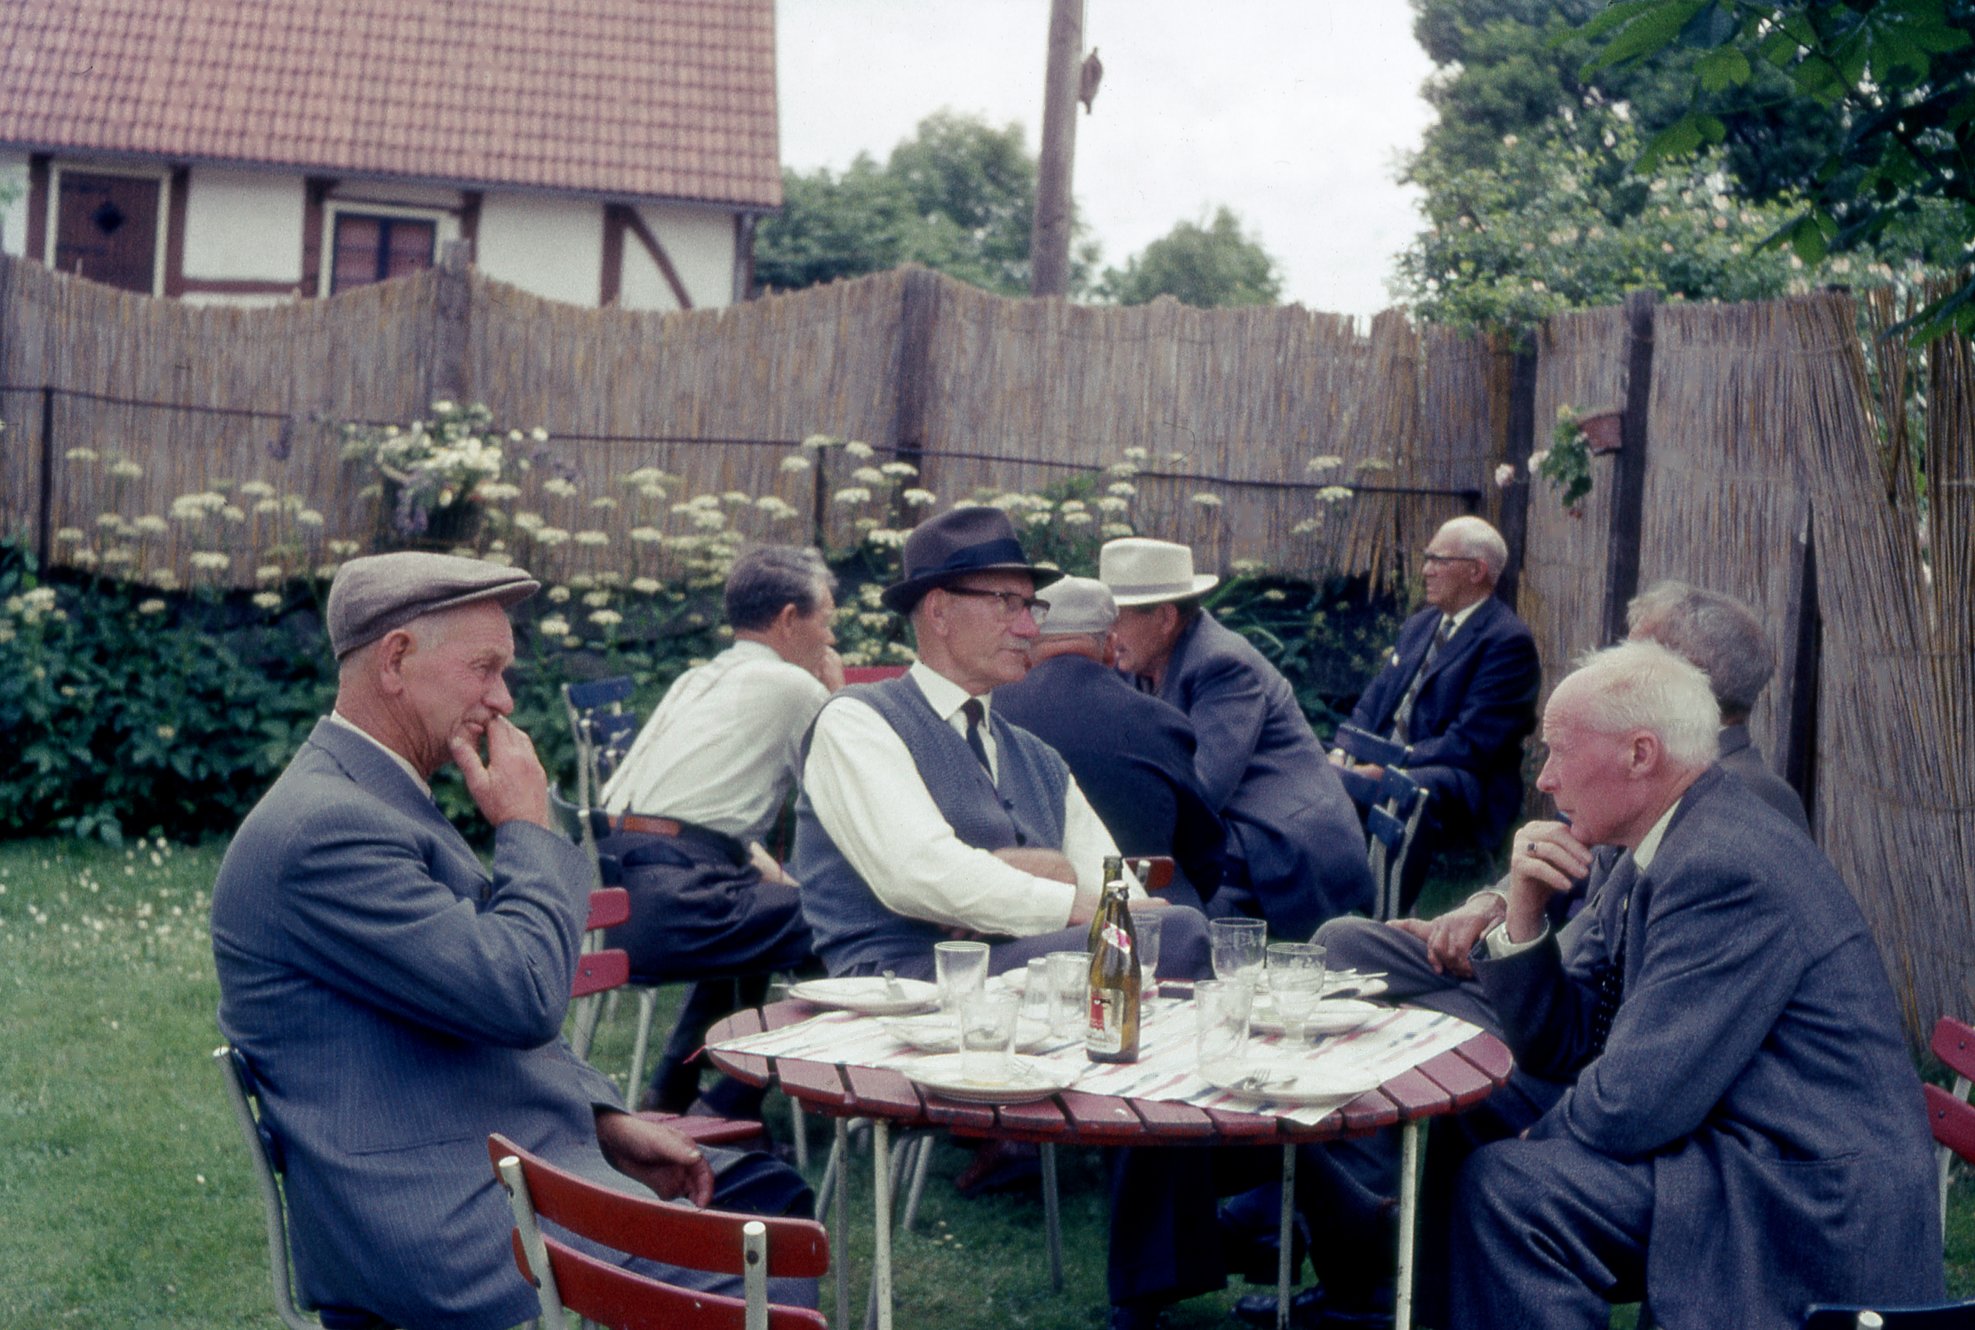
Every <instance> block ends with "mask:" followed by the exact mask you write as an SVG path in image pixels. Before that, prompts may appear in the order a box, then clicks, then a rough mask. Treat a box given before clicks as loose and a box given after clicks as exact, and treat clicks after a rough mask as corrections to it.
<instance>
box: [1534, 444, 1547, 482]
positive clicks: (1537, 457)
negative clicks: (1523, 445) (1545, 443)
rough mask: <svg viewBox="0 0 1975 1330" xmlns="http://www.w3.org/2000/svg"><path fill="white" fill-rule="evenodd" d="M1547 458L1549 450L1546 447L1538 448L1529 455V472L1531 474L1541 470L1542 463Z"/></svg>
mask: <svg viewBox="0 0 1975 1330" xmlns="http://www.w3.org/2000/svg"><path fill="white" fill-rule="evenodd" d="M1549 460H1550V450H1549V449H1548V448H1538V449H1537V450H1536V451H1535V452H1533V453H1531V454H1530V455H1529V474H1530V475H1532V476H1533V475H1535V474H1536V473H1537V472H1538V471H1541V470H1542V469H1543V463H1545V462H1547V461H1549Z"/></svg>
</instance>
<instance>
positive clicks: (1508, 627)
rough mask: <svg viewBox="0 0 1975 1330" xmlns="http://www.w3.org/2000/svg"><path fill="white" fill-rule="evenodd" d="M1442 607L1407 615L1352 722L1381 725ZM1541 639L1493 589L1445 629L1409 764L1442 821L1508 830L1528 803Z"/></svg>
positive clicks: (1489, 834) (1416, 712)
mask: <svg viewBox="0 0 1975 1330" xmlns="http://www.w3.org/2000/svg"><path fill="white" fill-rule="evenodd" d="M1440 619H1441V614H1440V611H1439V610H1437V609H1433V608H1431V607H1429V608H1427V609H1424V610H1421V611H1420V612H1419V613H1417V614H1415V615H1413V616H1412V617H1411V618H1410V619H1408V620H1406V623H1405V626H1404V627H1403V628H1401V629H1400V630H1399V644H1398V646H1397V647H1395V648H1394V649H1393V652H1392V654H1391V655H1390V656H1389V657H1387V658H1386V665H1385V668H1384V669H1383V670H1381V671H1380V672H1379V674H1378V677H1377V678H1375V679H1373V680H1372V682H1371V686H1370V687H1368V688H1366V689H1365V692H1364V696H1362V697H1360V698H1359V699H1358V705H1357V706H1356V707H1355V708H1354V709H1353V710H1352V712H1351V723H1352V724H1353V725H1356V726H1357V727H1359V728H1360V729H1364V730H1370V731H1371V732H1372V733H1374V734H1379V735H1384V734H1386V733H1387V732H1389V731H1390V730H1391V728H1392V713H1393V712H1395V711H1396V710H1398V708H1399V701H1400V699H1401V698H1403V697H1404V696H1405V695H1406V687H1407V685H1408V684H1409V683H1410V682H1411V681H1412V678H1413V675H1414V674H1415V673H1416V672H1417V671H1418V670H1419V667H1420V662H1421V661H1422V660H1424V659H1425V658H1426V652H1427V648H1428V647H1429V646H1431V645H1432V643H1433V635H1434V633H1435V632H1437V631H1438V630H1439V627H1440ZM1542 682H1543V671H1542V666H1541V665H1540V664H1539V662H1538V661H1537V657H1536V640H1535V639H1534V638H1533V637H1531V636H1530V633H1529V629H1528V628H1527V627H1526V626H1525V625H1524V624H1523V621H1522V620H1521V619H1519V618H1517V617H1516V612H1515V611H1514V610H1512V609H1510V608H1509V607H1508V605H1507V604H1506V603H1504V602H1503V601H1500V600H1497V599H1495V598H1494V597H1492V596H1491V597H1489V598H1488V599H1487V600H1484V601H1483V602H1481V604H1480V605H1478V606H1476V607H1475V611H1474V613H1473V614H1471V615H1469V616H1468V620H1467V622H1466V623H1463V624H1462V625H1461V627H1460V630H1459V631H1458V632H1456V633H1455V634H1454V635H1453V636H1452V637H1450V638H1448V639H1447V645H1446V646H1445V647H1443V648H1442V649H1441V651H1440V654H1439V655H1438V656H1435V657H1434V659H1433V665H1432V667H1431V668H1430V669H1429V670H1428V671H1427V676H1426V680H1425V682H1424V683H1422V684H1421V685H1420V691H1419V696H1418V697H1417V698H1416V699H1414V702H1413V714H1412V719H1411V721H1410V722H1409V724H1408V725H1407V729H1408V731H1409V733H1410V734H1411V736H1412V740H1411V743H1410V745H1409V747H1410V749H1411V757H1410V759H1409V760H1408V761H1407V763H1406V770H1407V771H1408V773H1409V774H1411V775H1412V777H1413V778H1414V779H1415V780H1417V781H1419V782H1420V783H1421V784H1422V785H1425V786H1426V787H1427V788H1428V789H1429V790H1431V791H1433V802H1432V806H1433V812H1434V815H1435V817H1437V818H1438V819H1439V821H1440V824H1441V826H1442V828H1443V829H1444V830H1445V831H1448V832H1451V833H1453V834H1456V835H1467V836H1471V837H1472V838H1473V839H1474V840H1475V841H1477V842H1478V843H1479V844H1481V845H1484V846H1487V845H1492V844H1494V842H1496V841H1497V840H1499V839H1501V836H1502V833H1503V832H1505V831H1507V830H1508V828H1509V825H1510V823H1512V822H1513V821H1514V820H1515V818H1516V815H1517V813H1519V812H1520V811H1521V808H1522V741H1523V740H1524V739H1525V738H1527V737H1528V735H1529V732H1530V731H1531V730H1533V729H1535V728H1536V695H1537V692H1538V691H1539V689H1540V688H1541V687H1542Z"/></svg>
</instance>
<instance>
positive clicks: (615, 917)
mask: <svg viewBox="0 0 1975 1330" xmlns="http://www.w3.org/2000/svg"><path fill="white" fill-rule="evenodd" d="M630 917H631V893H630V892H628V891H626V890H625V889H624V888H622V887H598V888H597V889H596V890H595V891H593V892H591V893H590V919H589V922H588V923H586V924H584V925H583V929H584V931H585V932H588V931H589V930H591V929H593V928H615V927H617V926H618V925H619V924H621V923H623V922H624V921H625V920H627V919H629V918H630Z"/></svg>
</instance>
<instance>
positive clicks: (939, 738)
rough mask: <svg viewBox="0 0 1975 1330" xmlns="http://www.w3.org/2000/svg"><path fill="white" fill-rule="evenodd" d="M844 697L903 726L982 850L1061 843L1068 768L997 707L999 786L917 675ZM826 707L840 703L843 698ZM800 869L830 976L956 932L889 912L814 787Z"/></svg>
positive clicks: (938, 797) (923, 767)
mask: <svg viewBox="0 0 1975 1330" xmlns="http://www.w3.org/2000/svg"><path fill="white" fill-rule="evenodd" d="M837 696H838V697H854V698H856V699H858V700H859V701H861V702H863V703H864V704H866V705H867V706H869V707H871V708H872V709H873V710H874V711H876V712H877V713H878V714H879V715H880V716H882V717H884V718H885V721H886V723H887V724H889V725H890V726H891V727H892V728H893V729H894V730H896V731H898V736H899V738H900V739H902V740H904V741H905V748H906V751H907V752H909V753H910V754H911V755H912V761H913V763H914V764H915V765H916V766H917V767H918V768H919V775H920V777H921V778H922V779H923V780H924V781H925V782H926V789H927V790H928V791H929V792H930V793H931V794H932V796H933V802H934V803H935V804H936V805H937V806H938V807H939V810H940V812H941V814H942V815H943V816H944V817H945V818H946V820H947V823H948V825H950V826H951V827H952V828H953V832H954V834H955V835H956V836H958V837H959V838H960V839H961V840H962V841H963V842H965V843H966V844H968V845H971V846H974V847H975V848H977V849H982V850H1002V849H1007V848H1009V847H1011V846H1018V845H1030V846H1039V847H1042V848H1045V849H1052V850H1060V849H1062V848H1063V796H1064V792H1065V791H1066V790H1067V789H1068V787H1069V780H1070V775H1069V768H1068V767H1067V766H1065V765H1064V763H1063V759H1062V758H1060V757H1058V756H1057V755H1056V750H1055V749H1053V748H1051V747H1050V746H1049V745H1048V744H1046V743H1044V742H1043V741H1042V740H1040V739H1038V738H1036V737H1035V736H1034V735H1033V734H1030V733H1029V732H1028V731H1027V730H1024V729H1021V728H1018V727H1017V726H1014V725H1010V724H1008V723H1007V722H1006V721H1004V720H1002V719H1001V717H1000V716H998V715H996V714H995V713H994V711H993V710H992V709H990V710H989V712H988V727H989V732H990V733H991V734H992V735H993V737H994V743H995V753H996V759H997V765H998V766H999V768H1000V772H1001V776H1000V781H999V787H998V788H997V786H996V783H995V782H993V781H991V780H990V779H989V778H988V773H987V769H986V768H985V767H983V766H982V765H981V763H980V760H979V759H978V758H976V757H975V756H974V753H973V750H972V749H970V748H969V747H968V746H967V741H966V740H965V739H963V738H961V737H960V735H958V734H956V733H955V732H954V730H953V727H952V726H950V725H948V724H947V723H946V722H945V721H943V720H941V719H940V718H939V716H938V715H936V714H935V713H934V711H933V708H932V704H931V703H929V702H927V701H926V695H925V694H924V693H922V692H920V691H919V685H917V684H916V683H913V682H912V680H911V678H910V677H908V676H903V675H902V676H900V677H898V678H896V679H887V680H885V681H883V682H882V683H874V684H858V685H855V686H853V687H850V688H846V689H844V690H843V691H842V692H841V693H839V694H838V695H837ZM825 705H826V706H834V705H836V698H832V699H831V701H830V702H829V703H826V704H825ZM795 875H796V877H797V878H798V879H799V880H800V881H801V883H802V913H803V917H804V918H805V919H806V920H807V921H808V923H809V929H810V932H811V933H812V934H813V935H814V937H815V942H816V954H817V955H818V956H820V957H822V959H823V963H824V965H826V966H827V967H828V968H829V971H830V973H831V974H875V973H877V972H879V971H880V970H883V969H885V968H886V967H888V966H897V965H899V964H901V963H907V964H909V963H913V962H921V963H924V962H926V961H927V960H928V958H929V957H930V956H931V955H932V948H933V944H934V943H935V942H941V941H944V940H945V939H946V938H947V936H948V931H947V928H946V926H945V925H944V924H938V923H934V922H931V921H929V920H924V919H908V918H905V917H904V916H902V915H898V914H894V913H892V911H890V910H888V909H886V908H885V906H884V905H883V903H882V902H880V901H879V900H878V897H877V895H876V893H874V892H873V891H872V890H871V888H870V885H869V884H868V883H866V882H865V881H864V879H863V878H862V877H861V876H859V875H858V872H857V870H856V869H855V868H853V867H851V865H850V862H849V861H848V860H847V859H845V858H844V856H843V852H842V851H841V850H839V849H838V848H837V847H836V844H835V842H833V841H832V840H831V839H830V834H829V832H827V831H825V830H824V829H823V824H822V823H821V822H820V821H819V820H818V819H817V817H816V809H815V807H814V806H813V805H812V804H811V803H810V801H809V795H808V792H807V791H804V792H803V794H802V795H801V796H800V797H798V799H797V800H796V828H795Z"/></svg>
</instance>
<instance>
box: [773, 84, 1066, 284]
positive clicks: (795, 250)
mask: <svg viewBox="0 0 1975 1330" xmlns="http://www.w3.org/2000/svg"><path fill="white" fill-rule="evenodd" d="M1035 191H1036V161H1035V158H1034V157H1033V156H1032V155H1030V153H1029V151H1028V148H1027V147H1026V146H1025V145H1024V143H1023V141H1022V129H1021V126H1020V125H1015V124H1010V125H1006V126H1004V127H1002V128H999V129H997V128H995V127H993V126H991V125H989V124H987V123H986V122H984V121H982V120H979V119H976V118H973V117H969V116H959V115H954V114H952V113H951V112H946V111H942V112H940V113H938V114H936V115H932V116H928V117H927V118H926V119H924V120H922V121H920V122H919V127H918V130H917V132H916V134H915V135H914V137H912V138H910V139H907V140H905V141H904V142H902V143H900V144H899V145H898V146H897V147H896V148H894V149H893V150H892V153H891V156H890V158H889V159H888V160H887V161H886V162H885V164H884V166H882V167H880V166H879V165H878V164H877V162H876V161H874V160H873V159H872V158H870V157H868V156H863V155H860V156H859V157H858V158H857V160H855V161H854V162H852V163H851V165H850V168H849V169H848V170H847V171H845V172H844V173H843V174H842V175H835V174H833V173H831V172H830V171H829V170H828V169H822V170H818V171H815V172H813V173H811V174H808V175H803V174H800V173H798V172H795V171H785V172H783V173H782V193H783V207H782V212H781V213H780V215H778V216H775V217H771V218H769V219H768V220H767V221H765V222H763V223H762V225H761V229H760V230H759V231H758V232H757V233H756V236H755V276H756V279H757V280H758V281H759V282H760V283H761V284H762V285H763V286H765V287H769V288H772V289H776V290H785V291H786V290H795V289H798V288H800V287H805V286H814V285H817V284H818V283H821V282H828V281H834V280H835V279H837V278H839V277H857V276H862V275H863V274H865V273H873V272H883V271H886V270H887V269H890V268H896V267H898V266H899V265H901V264H905V263H920V264H924V265H925V266H926V267H928V268H933V269H935V270H937V271H940V272H944V273H947V274H949V275H950V276H953V277H957V278H959V279H961V280H962V281H966V282H971V283H973V284H974V285H976V286H979V287H983V288H985V289H986V290H989V291H993V292H996V293H997V294H1000V295H1008V296H1020V295H1026V294H1027V293H1028V286H1029V231H1030V228H1031V226H1032V225H1033V223H1034V218H1035ZM1095 262H1096V251H1095V249H1094V247H1090V246H1085V247H1084V248H1083V249H1082V250H1081V251H1080V252H1079V254H1078V255H1076V256H1075V258H1074V259H1073V261H1072V264H1071V289H1072V290H1078V289H1081V288H1082V287H1084V286H1086V285H1087V284H1088V282H1089V280H1090V271H1091V269H1092V268H1093V267H1094V266H1095Z"/></svg>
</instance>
